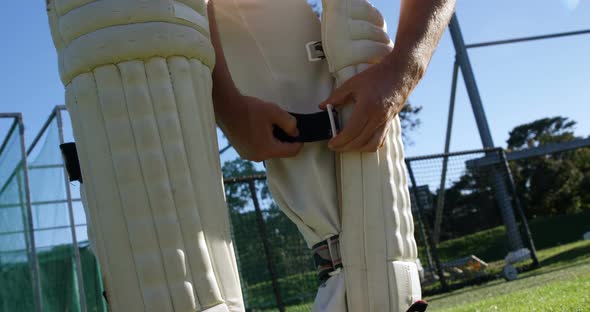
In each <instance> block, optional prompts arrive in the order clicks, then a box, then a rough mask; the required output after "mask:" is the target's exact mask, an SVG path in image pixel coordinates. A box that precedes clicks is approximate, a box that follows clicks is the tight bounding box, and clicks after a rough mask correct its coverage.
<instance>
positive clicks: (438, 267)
mask: <svg viewBox="0 0 590 312" xmlns="http://www.w3.org/2000/svg"><path fill="white" fill-rule="evenodd" d="M406 167H407V168H408V174H409V175H410V181H411V182H412V190H413V191H414V197H415V198H416V207H418V213H419V214H421V215H422V216H424V208H423V207H422V205H421V204H420V200H419V199H418V186H417V185H416V178H415V177H414V171H413V170H412V164H411V162H410V161H408V160H406ZM424 221H426V220H424ZM424 230H425V232H426V233H425V234H426V237H427V240H426V244H428V245H430V250H431V252H432V256H433V258H434V264H435V266H436V271H437V273H438V276H439V280H440V284H441V286H442V289H443V290H444V291H448V290H449V285H448V284H447V281H446V279H445V275H444V272H443V269H442V266H441V264H440V258H439V257H438V250H437V248H436V244H435V243H434V241H433V240H432V236H431V235H430V233H429V230H428V226H425V227H424Z"/></svg>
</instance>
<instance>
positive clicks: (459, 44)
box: [449, 14, 523, 251]
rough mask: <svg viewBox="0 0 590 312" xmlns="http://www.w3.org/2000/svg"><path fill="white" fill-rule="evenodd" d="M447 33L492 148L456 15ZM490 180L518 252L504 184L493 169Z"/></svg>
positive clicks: (519, 242) (518, 240)
mask: <svg viewBox="0 0 590 312" xmlns="http://www.w3.org/2000/svg"><path fill="white" fill-rule="evenodd" d="M449 31H450V33H451V38H452V40H453V45H454V46H455V52H456V53H457V55H456V61H457V63H458V64H459V67H460V68H461V73H462V74H463V81H464V82H465V87H466V88H467V94H468V95H469V101H470V102H471V107H472V109H473V115H474V116H475V121H476V124H477V128H478V130H479V136H480V138H481V142H482V144H483V146H484V147H485V148H493V147H494V142H493V140H492V134H491V132H490V128H489V125H488V121H487V119H486V115H485V111H484V109H483V104H482V100H481V96H480V94H479V89H478V87H477V83H476V82H475V74H474V73H473V68H472V67H471V61H470V60H469V54H468V53H467V48H466V46H465V41H464V40H463V34H462V33H461V28H460V27H459V20H458V19H457V15H456V14H453V17H452V18H451V22H450V23H449ZM492 178H493V179H494V184H495V185H496V187H495V188H494V192H495V193H496V197H497V200H498V204H499V206H500V213H501V215H502V220H503V221H504V225H505V226H506V230H507V232H508V243H509V244H510V249H511V250H512V251H515V250H519V249H521V248H522V247H523V244H522V238H521V237H520V233H519V232H518V225H517V224H516V218H515V217H514V211H513V209H512V205H511V203H510V201H506V200H505V198H506V197H507V195H508V190H507V189H506V184H505V183H504V181H503V180H502V177H501V175H500V174H499V173H498V172H497V171H496V170H494V169H492Z"/></svg>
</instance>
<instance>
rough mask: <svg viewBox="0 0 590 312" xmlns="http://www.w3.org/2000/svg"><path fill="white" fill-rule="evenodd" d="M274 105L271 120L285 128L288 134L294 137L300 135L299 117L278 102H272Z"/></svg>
mask: <svg viewBox="0 0 590 312" xmlns="http://www.w3.org/2000/svg"><path fill="white" fill-rule="evenodd" d="M272 106H273V109H271V112H270V113H271V116H270V118H271V122H272V123H273V124H275V125H277V126H278V127H279V128H281V129H283V131H285V133H287V134H288V135H290V136H292V137H296V136H298V135H299V130H298V129H297V119H296V118H295V117H293V115H291V114H289V113H288V112H287V111H285V110H283V109H281V108H280V107H279V106H277V105H276V104H272Z"/></svg>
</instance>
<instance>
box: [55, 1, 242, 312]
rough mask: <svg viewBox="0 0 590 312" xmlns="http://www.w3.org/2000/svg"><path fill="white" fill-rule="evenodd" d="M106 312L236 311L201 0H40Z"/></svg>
mask: <svg viewBox="0 0 590 312" xmlns="http://www.w3.org/2000/svg"><path fill="white" fill-rule="evenodd" d="M47 5H48V15H49V20H50V26H51V30H52V36H53V39H54V43H55V45H56V48H57V50H58V56H59V65H60V74H61V78H62V80H63V82H64V85H65V86H66V105H67V107H68V110H69V112H70V116H71V118H72V124H73V128H74V136H75V138H76V142H77V146H78V153H79V158H80V165H81V169H82V175H83V177H84V185H83V194H82V197H83V201H84V206H85V209H86V215H87V219H88V223H89V238H90V240H91V245H92V247H93V250H94V251H95V253H96V254H97V257H98V261H99V264H100V266H101V270H102V272H103V275H104V279H105V285H106V287H105V288H106V291H107V295H108V298H109V308H110V310H111V311H114V312H121V311H125V312H128V311H130V312H133V311H154V312H156V311H157V312H167V311H169V312H172V311H175V312H193V311H212V312H214V311H215V312H218V311H223V312H241V311H244V305H243V300H242V295H241V291H240V283H239V278H238V271H237V265H236V259H235V255H234V251H233V246H232V243H231V238H230V228H229V216H228V211H227V208H226V205H225V198H224V192H223V184H222V176H221V168H220V161H219V157H218V154H217V153H218V146H217V140H216V129H215V117H214V114H213V107H212V105H213V104H212V99H211V89H212V82H211V68H212V67H213V64H214V58H213V48H212V46H211V43H210V41H209V33H208V31H209V29H208V25H207V16H206V10H205V7H206V6H205V3H204V1H202V0H183V1H173V0H124V1H121V0H116V1H115V0H100V1H90V0H49V1H48V3H47Z"/></svg>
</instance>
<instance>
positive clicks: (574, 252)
mask: <svg viewBox="0 0 590 312" xmlns="http://www.w3.org/2000/svg"><path fill="white" fill-rule="evenodd" d="M581 257H590V245H583V246H579V247H576V248H573V249H570V250H568V251H565V252H562V253H559V254H556V255H554V256H551V257H549V258H547V259H544V260H542V261H541V266H542V267H543V266H550V265H555V264H557V263H564V264H566V263H569V262H575V261H576V260H578V259H579V258H581Z"/></svg>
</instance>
